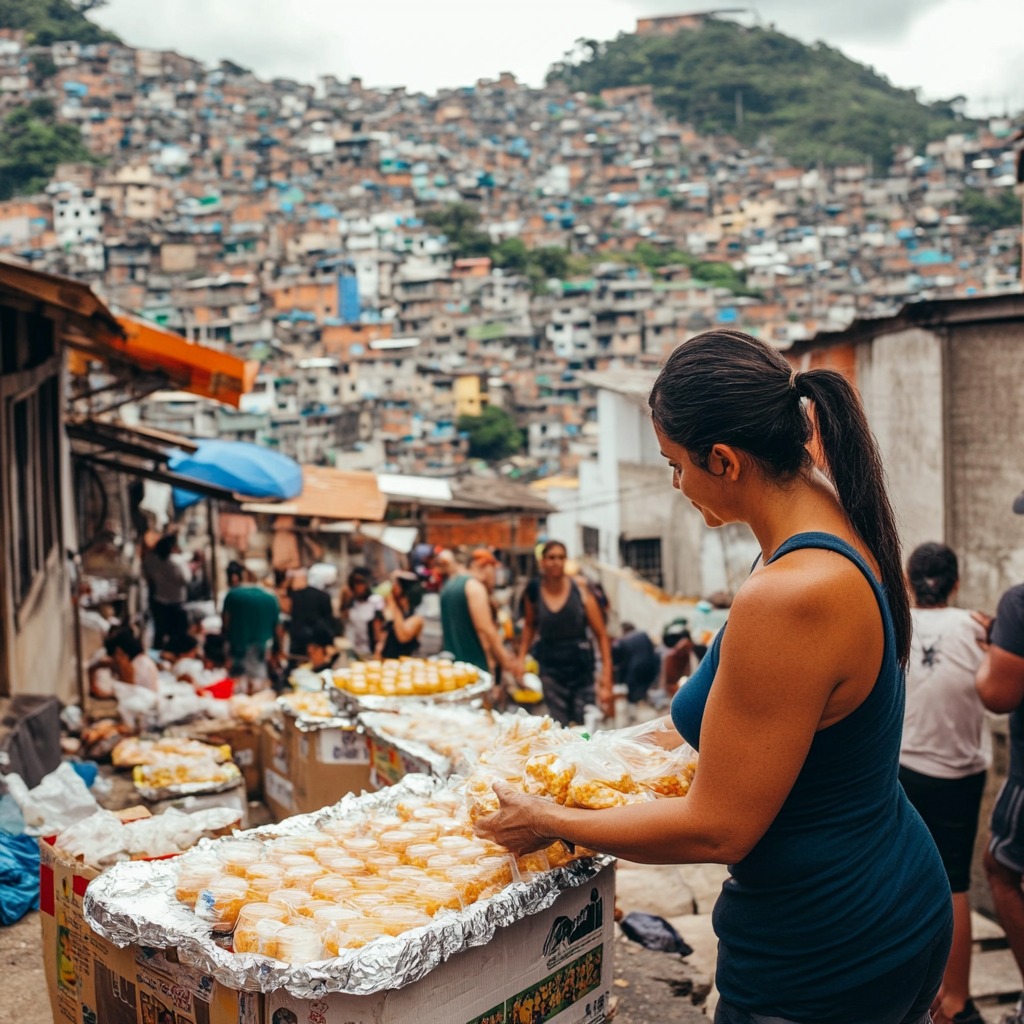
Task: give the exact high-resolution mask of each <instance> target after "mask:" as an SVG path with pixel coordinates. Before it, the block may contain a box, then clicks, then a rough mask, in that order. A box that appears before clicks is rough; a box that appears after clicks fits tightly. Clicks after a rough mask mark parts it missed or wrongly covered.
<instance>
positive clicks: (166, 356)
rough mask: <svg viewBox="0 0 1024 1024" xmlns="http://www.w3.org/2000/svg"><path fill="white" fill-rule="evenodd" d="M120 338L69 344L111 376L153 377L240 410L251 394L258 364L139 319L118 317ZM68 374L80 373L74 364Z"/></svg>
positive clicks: (86, 338) (88, 338)
mask: <svg viewBox="0 0 1024 1024" xmlns="http://www.w3.org/2000/svg"><path fill="white" fill-rule="evenodd" d="M115 323H116V326H117V327H118V328H119V334H117V335H115V334H113V333H110V334H108V335H106V336H101V337H97V336H95V335H94V336H85V335H83V336H81V337H80V338H78V339H74V338H73V339H70V340H69V342H68V344H69V345H70V346H71V347H72V348H74V349H75V350H76V351H77V352H79V353H81V355H83V356H85V357H86V358H88V359H96V360H99V361H100V362H102V363H105V364H106V365H107V366H108V367H109V368H110V370H111V372H114V373H118V372H123V371H125V370H129V371H131V372H133V373H136V374H139V373H142V374H151V375H153V376H154V377H155V378H157V379H158V380H160V381H161V383H162V386H164V387H166V388H169V389H175V390H178V391H187V392H189V394H193V395H199V396H200V397H201V398H209V399H213V400H214V401H217V402H223V403H224V404H225V405H231V406H234V407H235V408H236V409H237V408H238V406H239V404H240V402H241V398H242V395H244V394H247V393H248V392H250V391H251V390H252V386H253V384H254V383H255V381H256V373H257V371H258V368H259V367H258V364H257V363H255V362H253V361H247V360H244V359H238V358H237V357H235V356H231V355H228V354H227V353H226V352H220V351H218V350H217V349H214V348H207V347H206V346H205V345H196V344H194V343H192V342H190V341H186V340H185V339H184V338H182V337H181V335H178V334H174V333H173V332H172V331H167V330H164V329H163V328H162V327H158V326H157V325H156V324H151V323H148V322H147V321H145V320H140V319H138V318H137V317H133V316H128V315H126V314H119V315H118V316H117V317H116V318H115ZM69 365H70V367H71V369H72V371H75V370H80V369H81V367H79V366H76V365H75V363H73V362H72V363H71V364H69Z"/></svg>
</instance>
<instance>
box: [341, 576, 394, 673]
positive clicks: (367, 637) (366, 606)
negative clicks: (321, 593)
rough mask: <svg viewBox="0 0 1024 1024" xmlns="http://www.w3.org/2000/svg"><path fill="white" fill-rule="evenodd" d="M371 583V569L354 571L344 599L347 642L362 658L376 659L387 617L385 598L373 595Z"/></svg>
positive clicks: (342, 613)
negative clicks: (384, 617)
mask: <svg viewBox="0 0 1024 1024" xmlns="http://www.w3.org/2000/svg"><path fill="white" fill-rule="evenodd" d="M371 580H372V577H371V576H370V571H369V569H363V568H357V569H353V570H352V572H351V573H350V574H349V577H348V586H347V587H346V588H345V589H344V591H343V592H342V595H341V619H342V621H343V622H344V624H345V639H346V640H348V642H349V644H350V645H351V647H352V649H353V650H354V651H355V652H356V654H358V655H359V657H361V658H372V657H373V652H374V649H375V648H376V646H377V639H378V627H379V626H380V623H381V620H382V619H383V615H384V598H383V597H381V596H380V594H375V593H373V591H372V590H371Z"/></svg>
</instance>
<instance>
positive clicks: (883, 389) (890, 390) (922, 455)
mask: <svg viewBox="0 0 1024 1024" xmlns="http://www.w3.org/2000/svg"><path fill="white" fill-rule="evenodd" d="M857 382H858V385H859V387H860V390H861V397H862V398H863V400H864V407H865V411H866V413H867V417H868V422H869V423H870V425H871V429H872V430H873V431H874V433H875V437H876V438H877V439H878V445H879V448H880V449H881V452H882V457H883V459H884V460H885V466H886V473H887V475H888V479H889V493H890V496H891V498H892V502H893V506H894V508H895V510H896V518H897V522H898V524H899V527H900V533H901V537H902V540H903V546H904V549H905V551H907V552H909V551H910V550H911V549H912V548H914V547H915V546H916V545H918V544H921V543H923V542H924V541H929V540H937V541H941V540H945V538H946V522H945V514H944V507H945V498H946V485H945V480H946V466H945V455H944V451H945V441H946V439H945V431H944V428H943V421H944V417H943V405H944V402H943V367H942V342H941V340H940V339H939V338H938V337H937V336H936V335H935V334H934V333H932V332H930V331H925V330H910V331H901V332H899V333H897V334H887V335H883V336H882V337H880V338H876V339H875V340H874V342H872V343H871V344H867V345H861V346H860V347H859V349H858V359H857Z"/></svg>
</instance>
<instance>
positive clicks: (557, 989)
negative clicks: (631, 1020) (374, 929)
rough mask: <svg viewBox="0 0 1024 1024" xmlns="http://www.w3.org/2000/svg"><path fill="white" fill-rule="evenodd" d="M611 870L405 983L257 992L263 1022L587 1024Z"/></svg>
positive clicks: (592, 1023) (596, 1000)
mask: <svg viewBox="0 0 1024 1024" xmlns="http://www.w3.org/2000/svg"><path fill="white" fill-rule="evenodd" d="M614 906H615V871H614V868H613V867H608V868H606V869H605V870H604V871H602V872H601V873H600V874H599V875H598V876H597V877H596V878H594V879H593V880H592V881H591V882H590V883H588V884H587V885H582V886H580V887H579V888H576V889H568V890H566V891H565V892H563V893H562V894H561V895H560V896H559V897H558V899H557V900H556V901H555V903H554V904H553V905H552V906H551V907H549V908H548V909H547V910H545V911H542V912H541V913H539V914H535V915H533V916H532V917H528V918H525V919H524V920H522V921H517V922H516V923H515V924H513V925H510V926H509V927H507V928H499V929H498V930H497V931H496V932H495V935H494V938H493V939H492V940H491V942H489V943H488V944H487V945H486V946H479V947H477V948H475V949H470V950H467V951H466V952H464V953H459V954H457V955H456V956H454V957H452V958H451V959H450V960H448V961H446V962H445V963H443V964H441V965H440V966H439V967H437V968H436V969H435V970H433V971H431V973H430V974H428V975H427V976H426V977H425V978H423V979H422V980H421V981H418V982H416V983H414V984H412V985H407V986H406V987H405V988H400V989H396V990H394V991H389V992H379V993H376V994H375V995H372V996H350V995H326V996H323V997H322V998H320V999H315V1000H312V1001H305V1000H302V999H297V998H295V997H293V996H289V995H288V994H287V993H284V992H273V993H270V994H269V995H265V996H264V997H263V998H264V1001H265V1002H264V1016H263V1024H421V1022H423V1021H430V1022H435V1021H436V1022H438V1024H440V1022H444V1024H521V1022H524V1021H529V1022H531V1024H533V1022H535V1021H544V1022H545V1024H597V1022H600V1021H603V1020H605V1016H606V1012H607V1009H608V1002H609V998H610V994H611V983H612V977H613V975H612V947H613V945H614V942H613V938H614V924H613V918H614Z"/></svg>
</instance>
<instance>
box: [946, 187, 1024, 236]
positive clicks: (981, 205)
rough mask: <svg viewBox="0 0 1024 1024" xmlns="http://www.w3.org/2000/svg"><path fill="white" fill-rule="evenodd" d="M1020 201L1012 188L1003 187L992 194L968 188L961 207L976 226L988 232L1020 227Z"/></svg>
mask: <svg viewBox="0 0 1024 1024" xmlns="http://www.w3.org/2000/svg"><path fill="white" fill-rule="evenodd" d="M1020 202H1021V201H1020V200H1019V199H1018V198H1017V196H1015V195H1014V192H1013V189H1012V188H1001V189H999V190H998V191H996V192H995V193H994V194H992V195H986V193H984V192H982V191H981V190H980V189H976V188H967V189H964V191H963V193H962V194H961V196H960V209H961V210H962V211H963V214H964V216H965V217H967V218H968V219H969V220H970V222H971V223H972V224H973V225H974V226H975V227H977V228H980V229H981V230H982V231H986V232H988V231H998V230H999V228H1017V227H1020V223H1021V205H1020Z"/></svg>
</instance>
